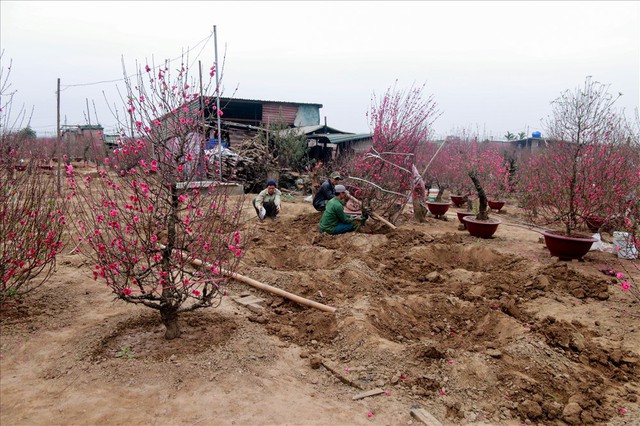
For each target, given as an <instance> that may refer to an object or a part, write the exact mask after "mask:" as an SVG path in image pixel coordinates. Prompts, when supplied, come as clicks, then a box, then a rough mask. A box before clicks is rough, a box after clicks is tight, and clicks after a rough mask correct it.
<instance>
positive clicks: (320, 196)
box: [313, 172, 342, 212]
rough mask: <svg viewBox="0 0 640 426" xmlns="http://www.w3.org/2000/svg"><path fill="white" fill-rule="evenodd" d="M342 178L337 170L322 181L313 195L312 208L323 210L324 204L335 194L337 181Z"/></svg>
mask: <svg viewBox="0 0 640 426" xmlns="http://www.w3.org/2000/svg"><path fill="white" fill-rule="evenodd" d="M341 180H342V176H341V175H340V173H338V172H333V173H331V176H329V178H328V179H327V180H326V181H324V183H323V184H322V185H320V188H318V192H316V195H315V196H314V197H313V208H314V209H316V210H317V211H319V212H322V211H324V209H325V206H326V205H327V203H328V202H329V200H331V199H332V198H333V197H334V196H335V195H336V192H335V185H337V184H338V182H339V181H341Z"/></svg>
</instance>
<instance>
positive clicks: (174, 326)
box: [160, 307, 181, 340]
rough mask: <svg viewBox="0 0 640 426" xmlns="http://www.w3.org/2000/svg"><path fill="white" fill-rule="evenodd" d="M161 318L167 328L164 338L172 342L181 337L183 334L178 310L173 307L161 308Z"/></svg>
mask: <svg viewBox="0 0 640 426" xmlns="http://www.w3.org/2000/svg"><path fill="white" fill-rule="evenodd" d="M160 317H161V318H162V323H163V324H164V326H165V327H166V328H167V330H166V331H165V333H164V338H165V339H167V340H172V339H175V338H176V337H180V334H181V332H180V326H179V324H178V313H177V312H176V310H175V309H173V308H171V307H161V308H160Z"/></svg>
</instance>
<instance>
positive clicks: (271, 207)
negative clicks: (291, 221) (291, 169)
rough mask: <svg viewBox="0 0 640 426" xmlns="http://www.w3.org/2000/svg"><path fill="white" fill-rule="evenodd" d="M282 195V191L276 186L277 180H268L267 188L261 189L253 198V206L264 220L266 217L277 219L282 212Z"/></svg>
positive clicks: (261, 219)
mask: <svg viewBox="0 0 640 426" xmlns="http://www.w3.org/2000/svg"><path fill="white" fill-rule="evenodd" d="M280 195H281V192H280V190H279V189H277V188H276V182H275V181H274V180H270V181H268V182H267V188H266V189H263V190H262V191H260V193H259V194H258V196H257V197H256V198H254V199H253V208H255V209H256V214H257V215H258V218H259V219H260V221H261V222H262V221H263V220H264V218H265V217H267V216H268V217H270V218H271V219H273V220H277V219H278V218H277V215H278V213H280Z"/></svg>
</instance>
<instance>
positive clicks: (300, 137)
mask: <svg viewBox="0 0 640 426" xmlns="http://www.w3.org/2000/svg"><path fill="white" fill-rule="evenodd" d="M267 137H268V140H269V150H270V151H271V152H272V154H273V156H274V157H275V158H276V159H277V161H278V166H280V167H281V168H289V169H293V170H297V171H302V170H303V169H304V167H305V166H306V164H307V138H306V136H305V135H304V134H298V133H297V132H296V131H295V129H291V128H289V127H288V126H287V125H286V124H284V123H281V122H276V123H272V124H271V125H269V128H268V135H267Z"/></svg>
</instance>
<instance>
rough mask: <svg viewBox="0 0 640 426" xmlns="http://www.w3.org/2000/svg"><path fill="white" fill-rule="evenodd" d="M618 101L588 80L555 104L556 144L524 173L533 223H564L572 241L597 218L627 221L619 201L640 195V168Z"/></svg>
mask: <svg viewBox="0 0 640 426" xmlns="http://www.w3.org/2000/svg"><path fill="white" fill-rule="evenodd" d="M617 98H618V97H614V96H613V95H611V94H610V93H608V91H607V87H606V86H604V85H602V84H601V83H598V82H595V81H592V80H591V79H590V78H587V79H586V81H585V83H584V86H583V87H582V88H577V89H575V90H574V91H570V90H567V91H565V92H563V93H562V94H561V96H560V97H559V98H557V99H556V100H555V101H553V103H552V105H553V111H552V114H551V116H550V117H549V119H548V120H547V127H548V133H549V135H550V136H551V138H552V139H553V142H552V143H551V145H550V146H548V147H547V148H545V149H544V150H543V151H542V152H540V153H538V155H535V156H533V157H532V158H531V159H530V162H529V164H528V165H527V167H526V170H525V171H524V173H523V174H522V182H521V184H522V195H521V204H522V206H523V207H524V208H525V209H526V210H527V212H528V213H529V217H530V220H532V221H534V222H538V223H544V224H554V223H562V224H563V229H564V233H565V234H566V235H567V236H571V235H572V233H573V232H574V230H575V229H576V228H577V227H578V226H579V225H580V224H581V223H582V222H583V221H584V220H585V219H588V218H589V217H590V216H592V215H594V214H597V215H603V216H605V218H607V219H608V218H612V217H625V215H626V214H627V213H626V212H625V210H626V209H627V207H628V206H627V203H626V201H623V202H622V203H621V202H620V200H627V197H629V196H630V195H631V196H633V193H635V192H637V188H638V187H639V184H640V164H639V162H638V155H637V152H635V153H634V149H633V148H632V147H631V146H630V145H629V144H628V137H627V136H628V134H627V132H626V130H625V129H626V128H627V127H626V123H625V120H624V117H623V116H622V115H620V114H618V113H617V112H616V111H615V110H614V108H613V106H614V103H615V101H616V100H617Z"/></svg>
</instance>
